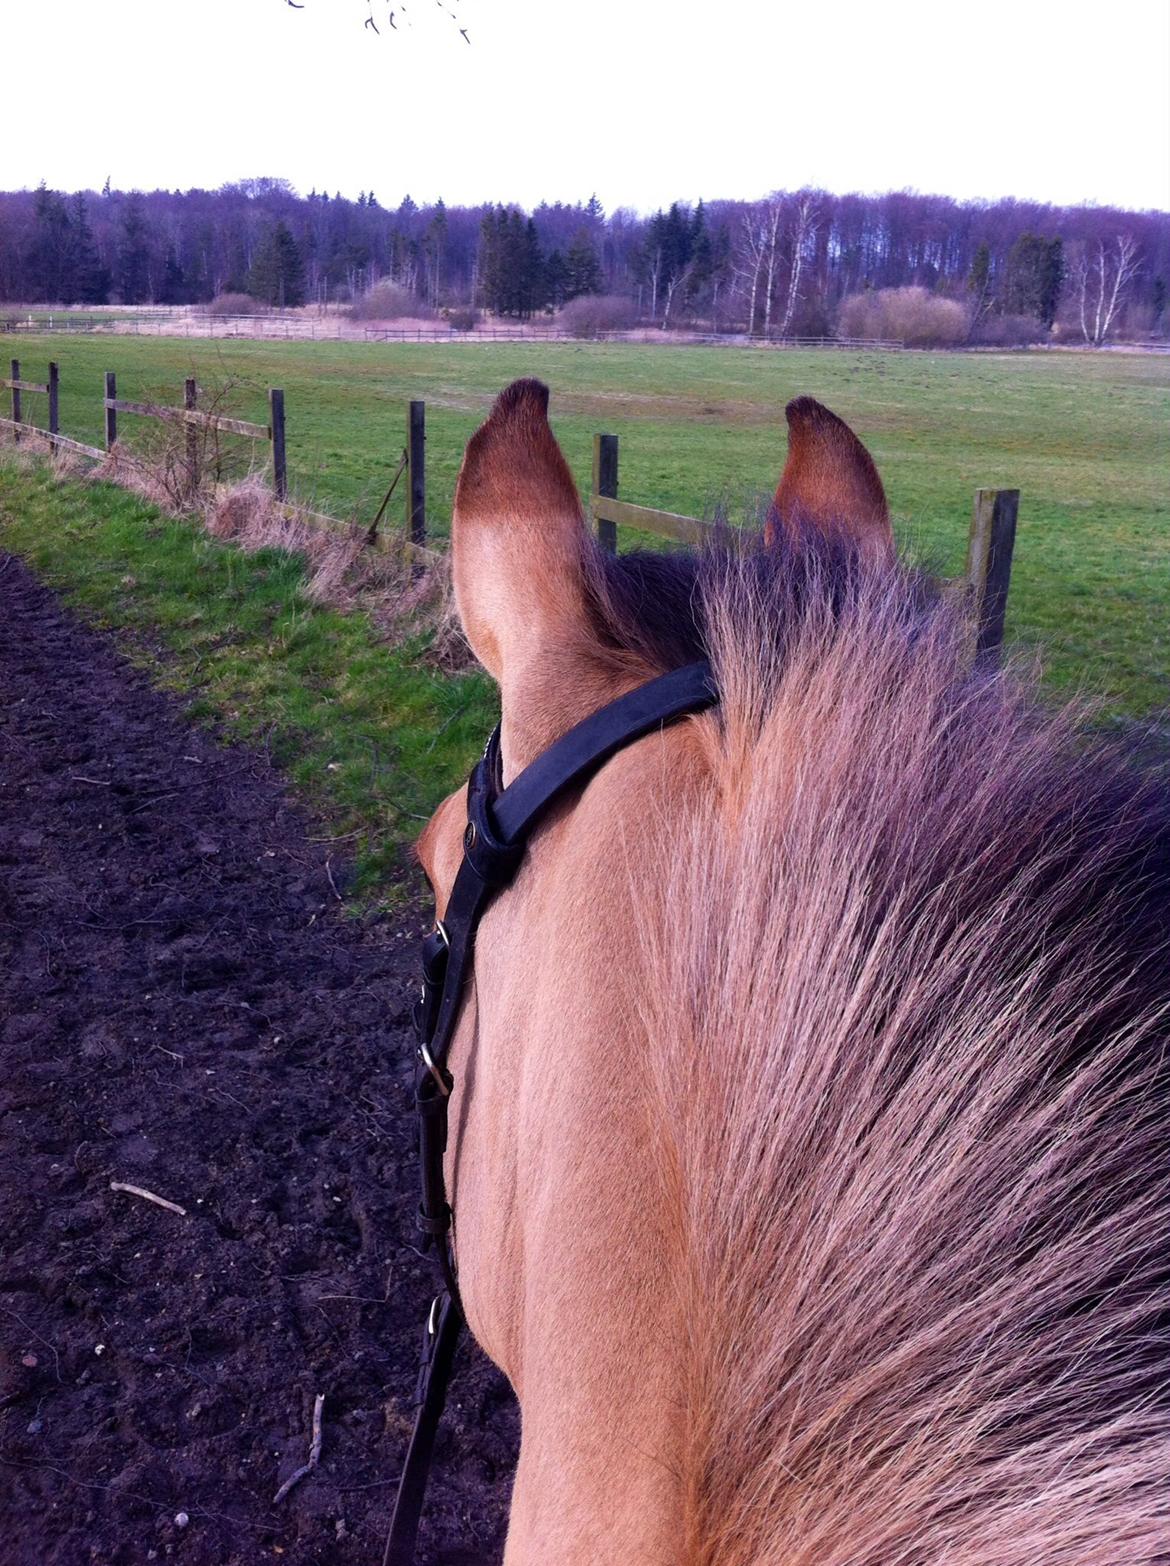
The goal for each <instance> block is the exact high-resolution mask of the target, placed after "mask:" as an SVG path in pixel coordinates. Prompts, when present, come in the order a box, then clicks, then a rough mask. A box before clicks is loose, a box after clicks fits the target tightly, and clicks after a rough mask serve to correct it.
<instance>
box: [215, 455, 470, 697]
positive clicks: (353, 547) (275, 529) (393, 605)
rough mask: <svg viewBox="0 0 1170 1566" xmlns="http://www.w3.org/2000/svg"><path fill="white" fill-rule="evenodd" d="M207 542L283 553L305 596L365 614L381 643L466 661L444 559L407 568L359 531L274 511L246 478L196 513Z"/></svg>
mask: <svg viewBox="0 0 1170 1566" xmlns="http://www.w3.org/2000/svg"><path fill="white" fill-rule="evenodd" d="M204 525H205V526H206V528H207V531H208V532H209V533H211V534H212V536H213V537H215V538H220V539H223V540H225V541H229V540H230V541H231V542H232V543H234V544H237V545H239V547H240V548H241V549H245V550H247V551H248V552H249V553H253V552H255V551H256V550H259V549H283V550H286V551H288V552H290V553H293V554H299V555H301V556H302V557H303V558H304V561H305V587H304V592H305V597H306V598H307V599H308V600H309V601H310V602H311V603H315V604H327V605H329V606H330V607H332V608H335V609H341V610H345V611H350V612H353V611H358V612H361V613H364V614H367V615H369V617H370V619H371V620H372V621H373V623H374V625H375V626H376V627H377V629H378V631H379V632H380V634H381V635H383V636H384V637H385V638H386V640H387V641H390V642H393V643H396V644H400V643H403V642H407V641H414V640H418V641H419V642H420V644H421V645H420V656H422V657H423V658H425V659H426V660H427V661H429V662H433V663H436V664H437V665H438V666H439V667H441V668H443V669H447V670H455V669H461V668H466V667H467V666H468V665H469V664H471V663H472V662H473V659H472V656H471V652H470V649H469V648H468V646H467V643H466V641H465V639H464V637H463V633H462V631H461V629H460V627H459V623H458V618H457V615H456V612H455V603H454V596H453V593H452V590H451V573H450V568H449V566H448V563H447V561H446V559H445V558H443V559H440V560H438V561H436V562H435V563H434V564H433V565H432V564H428V565H426V566H418V565H413V564H411V563H410V562H408V561H407V560H406V559H405V558H404V557H403V556H402V555H398V554H396V553H394V552H392V551H385V552H384V551H382V550H378V549H373V548H370V547H369V545H368V544H367V542H366V532H365V529H364V528H363V527H360V526H358V525H357V524H351V525H349V526H348V527H345V526H342V525H341V524H339V525H338V528H337V529H336V530H332V529H327V528H325V527H322V526H321V525H320V524H318V523H315V522H311V521H310V520H308V518H307V517H306V516H305V515H304V514H303V513H301V512H298V510H297V509H296V507H294V506H289V505H282V504H281V503H280V502H279V501H277V500H276V499H275V497H274V496H273V494H272V492H271V490H269V488H268V487H267V485H266V484H265V483H264V482H263V480H262V479H261V478H259V477H258V476H256V475H253V476H251V477H249V478H247V479H244V480H243V481H242V482H241V483H238V484H233V485H231V486H230V487H228V488H224V489H222V490H220V491H219V492H218V493H217V495H216V497H215V500H214V502H213V503H212V504H211V505H210V506H209V508H208V509H207V511H206V513H205V515H204Z"/></svg>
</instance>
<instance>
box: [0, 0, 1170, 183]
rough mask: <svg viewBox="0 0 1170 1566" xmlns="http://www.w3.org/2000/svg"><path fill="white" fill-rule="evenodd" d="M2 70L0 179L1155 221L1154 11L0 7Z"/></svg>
mask: <svg viewBox="0 0 1170 1566" xmlns="http://www.w3.org/2000/svg"><path fill="white" fill-rule="evenodd" d="M392 7H393V8H394V10H395V22H396V25H397V30H396V31H395V30H392V29H391V27H390V26H389V15H390V11H391V9H392ZM371 11H372V14H373V16H374V17H375V19H376V21H377V23H378V25H379V27H380V29H381V32H380V35H375V34H374V33H373V32H372V31H371V30H369V29H367V28H366V27H364V25H363V23H364V21H365V18H366V17H367V16H368V15H370V14H371ZM451 12H455V13H458V14H457V19H456V20H454V21H452V20H451V17H450V15H449V14H448V13H451ZM412 22H413V26H409V27H408V26H407V24H408V23H412ZM460 27H465V28H466V29H467V34H468V38H469V39H470V43H468V42H466V41H465V40H464V38H463V37H461V36H460V34H459V31H458V29H459V28H460ZM0 78H2V79H3V83H4V99H5V116H4V117H5V122H6V124H7V125H8V126H12V125H13V124H15V123H19V125H20V131H19V134H17V135H13V134H12V133H11V131H7V132H6V133H5V134H4V136H3V137H2V138H0V188H3V189H12V188H14V187H15V188H19V187H21V186H33V185H36V184H37V183H38V182H39V181H40V180H41V179H44V180H46V181H47V182H48V183H49V184H50V185H51V186H55V187H57V188H60V189H76V188H79V187H87V186H88V187H94V188H97V187H100V186H101V184H102V182H103V181H104V180H105V178H106V176H107V175H109V176H110V177H111V179H112V181H113V183H114V184H115V186H121V187H123V188H131V187H138V188H141V189H151V188H155V187H157V186H165V187H168V188H175V187H178V188H182V189H186V188H187V187H189V186H192V185H200V186H206V187H212V188H214V187H215V186H217V185H219V184H222V183H223V182H224V181H225V180H231V179H239V178H243V177H248V176H253V175H266V174H268V175H282V176H284V177H286V178H288V179H290V180H291V181H292V182H293V183H294V185H296V186H297V187H298V189H300V190H301V191H302V192H303V191H307V190H309V189H310V188H311V187H314V186H316V187H317V188H318V189H321V188H326V189H328V190H329V191H330V192H332V191H334V190H338V189H339V190H341V192H342V193H343V194H344V195H348V196H351V197H352V196H356V195H357V193H358V192H359V190H369V189H371V188H372V189H373V190H374V191H375V192H376V193H377V196H378V199H379V201H380V202H381V204H382V205H383V206H392V205H396V204H397V203H398V201H399V200H400V199H401V198H402V196H403V195H404V194H405V193H406V192H409V193H410V194H411V195H412V196H414V198H415V199H416V200H417V201H429V200H433V199H434V198H436V197H438V196H442V197H443V198H444V199H445V200H446V201H447V202H448V203H476V202H480V201H483V200H503V201H509V200H512V201H519V202H521V203H523V204H524V205H526V206H531V205H533V204H534V203H536V202H538V201H539V200H541V199H547V200H550V201H551V200H556V199H561V200H568V201H572V200H577V199H586V198H587V197H588V196H589V194H590V193H591V192H592V191H596V192H597V193H598V195H599V196H600V197H601V200H602V201H603V202H604V204H605V206H606V208H607V209H609V210H612V209H613V208H614V207H617V206H632V207H635V208H637V209H639V210H641V211H647V210H652V209H653V208H655V207H658V206H660V205H663V204H665V203H668V202H670V201H671V200H674V199H684V200H693V199H695V198H697V197H699V196H704V197H707V198H711V197H716V196H728V197H754V196H759V195H762V194H763V193H764V192H766V191H768V190H770V189H774V188H788V189H791V188H794V187H798V186H800V185H804V184H813V185H819V186H823V187H825V188H826V189H829V190H834V191H845V190H865V191H877V190H890V189H902V188H904V187H908V188H913V189H917V190H921V191H938V192H943V193H945V194H948V195H953V196H959V197H973V196H987V197H995V196H1002V195H1016V196H1022V197H1037V198H1040V199H1043V200H1050V201H1056V202H1079V201H1100V202H1105V203H1113V204H1117V205H1119V206H1127V207H1158V208H1162V209H1167V208H1170V0H1092V3H1088V0H979V3H976V4H965V3H964V4H960V3H959V0H931V3H923V0H884V3H881V4H879V3H877V0H865V3H861V0H835V3H834V0H822V3H821V4H820V5H817V4H815V3H814V4H812V5H808V4H796V3H788V0H708V3H703V4H699V3H692V0H676V3H666V0H407V3H406V5H405V7H403V6H402V4H401V0H304V9H302V10H294V9H292V8H291V7H290V6H289V5H288V4H286V0H53V3H51V4H50V3H48V0H0ZM50 111H51V112H50Z"/></svg>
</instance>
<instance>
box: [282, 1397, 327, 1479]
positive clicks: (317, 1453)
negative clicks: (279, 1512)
mask: <svg viewBox="0 0 1170 1566" xmlns="http://www.w3.org/2000/svg"><path fill="white" fill-rule="evenodd" d="M324 1407H325V1394H324V1392H318V1393H317V1396H316V1398H315V1399H314V1402H313V1439H312V1441H311V1443H310V1445H309V1461H308V1462H307V1463H303V1464H302V1465H301V1467H300V1468H298V1469H297V1471H296V1473H292V1474H289V1476H288V1478H287V1479H286V1480H285V1481H284V1483H283V1484H282V1485H281V1487H280V1489H279V1490H278V1491H277V1492H276V1494H275V1495H274V1496H273V1497H272V1504H273V1506H275V1505H276V1503H277V1502H278V1501H283V1500H284V1498H285V1496H286V1495H287V1494H288V1492H289V1491H290V1490H291V1489H292V1487H293V1485H294V1484H299V1483H300V1482H301V1480H302V1479H303V1478H304V1477H305V1475H306V1474H307V1473H311V1472H312V1470H313V1469H314V1468H316V1466H317V1464H318V1462H319V1461H320V1458H321V1410H322V1409H323V1408H324Z"/></svg>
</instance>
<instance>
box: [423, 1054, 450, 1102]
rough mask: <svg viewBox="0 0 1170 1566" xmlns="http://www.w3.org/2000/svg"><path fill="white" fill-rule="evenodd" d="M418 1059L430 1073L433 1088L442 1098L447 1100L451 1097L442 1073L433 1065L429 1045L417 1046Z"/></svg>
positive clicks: (433, 1061) (433, 1060)
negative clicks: (433, 1082)
mask: <svg viewBox="0 0 1170 1566" xmlns="http://www.w3.org/2000/svg"><path fill="white" fill-rule="evenodd" d="M418 1058H419V1059H420V1060H421V1061H422V1063H423V1065H424V1066H425V1067H426V1068H427V1070H428V1071H429V1072H430V1074H431V1076H432V1077H434V1079H435V1086H436V1087H437V1088H438V1090H439V1092H440V1093H441V1094H442V1095H443V1097H444V1098H449V1097H450V1095H451V1089H450V1088H449V1087H448V1086H447V1083H446V1081H445V1079H444V1077H443V1073H442V1071H441V1070H440V1068H439V1067H438V1065H436V1063H435V1059H434V1057H433V1056H432V1054H431V1050H430V1045H429V1044H420V1045H419V1047H418Z"/></svg>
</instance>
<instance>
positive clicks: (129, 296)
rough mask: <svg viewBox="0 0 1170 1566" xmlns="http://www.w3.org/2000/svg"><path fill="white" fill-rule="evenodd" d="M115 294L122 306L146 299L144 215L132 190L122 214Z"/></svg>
mask: <svg viewBox="0 0 1170 1566" xmlns="http://www.w3.org/2000/svg"><path fill="white" fill-rule="evenodd" d="M118 293H119V294H120V295H121V299H122V303H123V304H143V303H144V302H145V301H146V300H147V299H148V298H149V297H150V252H149V250H148V249H147V245H146V216H145V214H144V212H143V209H142V197H141V196H140V195H139V194H138V192H137V191H132V192H131V193H130V195H129V196H128V197H127V200H126V209H125V211H124V212H123V213H122V237H121V241H120V244H119V246H118Z"/></svg>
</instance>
